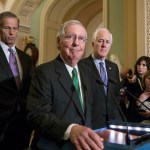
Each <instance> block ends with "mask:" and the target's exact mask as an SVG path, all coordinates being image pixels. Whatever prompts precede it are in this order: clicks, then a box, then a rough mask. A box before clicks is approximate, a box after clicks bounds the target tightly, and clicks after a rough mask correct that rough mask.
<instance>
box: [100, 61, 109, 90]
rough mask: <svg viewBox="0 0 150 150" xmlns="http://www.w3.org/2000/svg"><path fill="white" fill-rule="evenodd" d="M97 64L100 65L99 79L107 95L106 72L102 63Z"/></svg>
mask: <svg viewBox="0 0 150 150" xmlns="http://www.w3.org/2000/svg"><path fill="white" fill-rule="evenodd" d="M99 64H100V76H101V79H102V81H103V83H104V89H105V92H106V93H107V75H106V70H105V67H104V63H103V62H100V63H99Z"/></svg>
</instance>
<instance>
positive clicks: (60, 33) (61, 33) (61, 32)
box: [57, 20, 87, 38]
mask: <svg viewBox="0 0 150 150" xmlns="http://www.w3.org/2000/svg"><path fill="white" fill-rule="evenodd" d="M70 25H81V26H82V27H83V28H84V29H85V27H84V26H83V24H82V23H81V22H80V21H78V20H69V21H66V22H65V23H63V24H62V25H61V26H60V28H59V30H58V32H57V38H61V37H63V36H64V35H65V29H66V28H67V27H68V26H70ZM85 32H86V29H85ZM85 36H86V38H87V32H86V34H85Z"/></svg>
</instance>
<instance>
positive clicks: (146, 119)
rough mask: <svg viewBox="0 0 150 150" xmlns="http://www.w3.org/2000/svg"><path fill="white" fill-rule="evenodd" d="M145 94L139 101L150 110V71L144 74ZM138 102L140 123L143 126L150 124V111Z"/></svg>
mask: <svg viewBox="0 0 150 150" xmlns="http://www.w3.org/2000/svg"><path fill="white" fill-rule="evenodd" d="M142 85H143V89H144V91H143V93H142V94H141V95H140V96H139V98H138V99H139V101H140V102H141V103H142V104H144V105H146V106H147V107H148V108H149V109H150V70H148V71H147V72H146V73H144V75H143V77H142ZM139 101H136V105H137V107H138V113H139V114H140V116H141V118H140V119H141V120H140V122H141V123H143V124H150V110H149V109H148V108H146V107H145V106H144V105H142V104H141V103H140V102H139Z"/></svg>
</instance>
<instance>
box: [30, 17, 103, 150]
mask: <svg viewBox="0 0 150 150" xmlns="http://www.w3.org/2000/svg"><path fill="white" fill-rule="evenodd" d="M86 39H87V32H86V30H85V28H84V26H83V25H82V24H81V23H80V22H79V21H77V20H69V21H67V22H65V23H64V24H62V25H61V27H60V29H59V30H58V33H57V47H58V49H59V51H60V54H59V55H58V56H57V57H56V58H55V59H54V60H52V61H50V62H47V63H45V64H42V65H40V66H38V67H37V68H36V69H35V75H34V77H33V80H32V82H31V87H30V92H29V96H28V105H27V108H28V112H29V113H28V120H29V121H30V122H31V124H33V126H34V127H35V135H34V139H33V141H32V144H31V145H32V146H31V147H32V149H33V150H41V149H42V150H62V149H64V150H67V149H69V150H70V149H71V150H72V149H75V148H76V149H77V150H82V149H92V150H100V149H103V143H102V139H101V138H100V137H99V136H98V134H96V133H95V132H94V131H93V130H92V129H91V128H92V124H91V109H92V108H91V103H92V102H93V101H94V99H95V98H96V97H95V95H94V92H96V93H98V92H97V91H95V90H94V89H95V88H94V87H95V86H94V83H95V82H93V81H92V80H93V79H92V78H91V76H90V72H89V71H88V69H87V68H86V67H85V66H83V65H81V64H78V61H79V60H80V59H81V57H82V55H83V53H84V50H85V43H86ZM74 70H76V72H77V77H76V79H77V78H78V80H79V82H78V83H79V84H78V85H79V86H78V88H77V85H76V84H75V82H74V76H75V75H74ZM72 73H73V74H72ZM71 143H72V144H73V145H74V146H75V147H74V146H73V145H71Z"/></svg>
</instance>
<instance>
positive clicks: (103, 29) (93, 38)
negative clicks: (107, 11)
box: [92, 27, 113, 43]
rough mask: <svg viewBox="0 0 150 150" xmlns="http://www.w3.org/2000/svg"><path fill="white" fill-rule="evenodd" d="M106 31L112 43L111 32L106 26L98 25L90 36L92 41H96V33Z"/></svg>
mask: <svg viewBox="0 0 150 150" xmlns="http://www.w3.org/2000/svg"><path fill="white" fill-rule="evenodd" d="M104 31H105V32H108V33H109V35H110V40H111V41H110V42H111V43H112V41H113V38H112V34H111V33H110V31H109V30H108V29H107V28H101V27H98V28H97V29H96V30H95V32H94V33H93V36H92V42H95V41H96V38H97V35H98V33H101V32H104Z"/></svg>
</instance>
